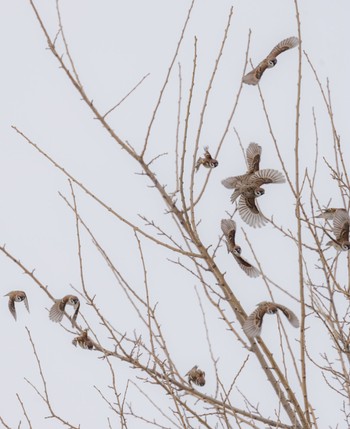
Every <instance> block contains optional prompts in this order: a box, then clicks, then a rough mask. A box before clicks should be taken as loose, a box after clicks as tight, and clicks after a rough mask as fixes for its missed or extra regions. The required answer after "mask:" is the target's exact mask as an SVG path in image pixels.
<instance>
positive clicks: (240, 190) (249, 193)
mask: <svg viewBox="0 0 350 429" xmlns="http://www.w3.org/2000/svg"><path fill="white" fill-rule="evenodd" d="M246 158H247V164H248V171H247V173H246V174H243V175H240V176H234V177H228V178H227V179H224V180H222V181H221V183H222V184H223V185H224V186H225V188H228V189H234V192H233V194H232V195H231V202H232V203H234V202H235V201H236V199H237V198H238V197H240V199H239V202H238V212H239V214H240V216H241V218H242V219H243V221H244V222H246V223H247V224H248V225H250V226H252V227H253V228H256V227H261V226H264V225H265V224H266V223H267V220H266V218H265V216H264V215H263V214H262V213H261V212H260V210H259V206H258V204H257V203H256V201H255V200H256V198H258V197H260V196H261V195H264V193H265V190H264V188H262V187H261V185H264V184H268V183H284V182H285V178H284V176H283V174H282V173H280V172H279V171H277V170H273V169H272V168H265V169H263V170H259V165H260V158H261V146H259V145H258V144H257V143H250V144H249V146H248V148H247V151H246Z"/></svg>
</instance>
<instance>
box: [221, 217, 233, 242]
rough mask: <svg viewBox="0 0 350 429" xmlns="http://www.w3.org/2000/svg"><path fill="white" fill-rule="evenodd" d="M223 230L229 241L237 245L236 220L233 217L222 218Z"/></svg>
mask: <svg viewBox="0 0 350 429" xmlns="http://www.w3.org/2000/svg"><path fill="white" fill-rule="evenodd" d="M221 230H222V232H223V233H224V235H225V237H226V238H227V239H228V240H229V242H230V243H231V244H233V245H235V236H236V222H235V221H234V220H232V219H221Z"/></svg>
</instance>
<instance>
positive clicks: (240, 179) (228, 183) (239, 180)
mask: <svg viewBox="0 0 350 429" xmlns="http://www.w3.org/2000/svg"><path fill="white" fill-rule="evenodd" d="M249 176H250V175H248V174H242V175H240V176H233V177H228V178H227V179H224V180H221V183H222V184H223V185H224V186H225V188H227V189H235V188H239V187H241V186H242V185H244V184H245V182H247V180H248V178H249Z"/></svg>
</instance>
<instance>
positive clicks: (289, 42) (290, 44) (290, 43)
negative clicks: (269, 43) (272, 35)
mask: <svg viewBox="0 0 350 429" xmlns="http://www.w3.org/2000/svg"><path fill="white" fill-rule="evenodd" d="M298 45H299V39H298V38H297V37H294V36H293V37H288V38H287V39H284V40H282V41H281V42H279V43H278V45H276V46H275V47H274V48H273V49H272V51H271V52H270V53H269V55H268V56H267V57H266V60H270V59H273V58H276V57H277V56H278V55H280V54H282V52H285V51H288V49H292V48H295V47H296V46H298Z"/></svg>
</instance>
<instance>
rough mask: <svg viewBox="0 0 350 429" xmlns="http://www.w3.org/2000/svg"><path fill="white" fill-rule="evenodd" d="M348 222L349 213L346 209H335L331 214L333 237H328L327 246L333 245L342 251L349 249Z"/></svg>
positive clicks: (349, 220)
mask: <svg viewBox="0 0 350 429" xmlns="http://www.w3.org/2000/svg"><path fill="white" fill-rule="evenodd" d="M349 223H350V219H349V214H348V212H347V211H346V210H344V209H337V210H335V212H334V214H333V233H334V235H335V239H334V238H332V237H330V238H331V241H329V242H328V243H327V245H328V246H333V247H335V248H336V249H337V250H339V251H344V252H346V251H348V250H350V241H349ZM327 235H328V234H327Z"/></svg>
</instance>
